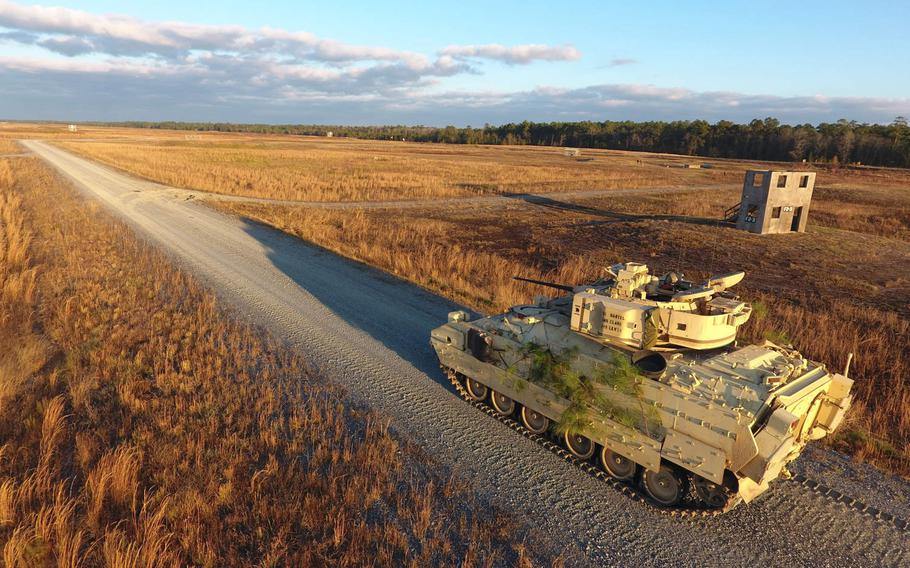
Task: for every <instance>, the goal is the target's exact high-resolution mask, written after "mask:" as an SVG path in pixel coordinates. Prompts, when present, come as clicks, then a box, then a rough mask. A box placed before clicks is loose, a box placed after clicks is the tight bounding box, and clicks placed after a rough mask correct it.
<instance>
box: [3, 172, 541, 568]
mask: <svg viewBox="0 0 910 568" xmlns="http://www.w3.org/2000/svg"><path fill="white" fill-rule="evenodd" d="M0 235H2V237H0V245H2V246H0V293H2V297H0V337H2V339H3V347H4V349H3V351H2V356H3V366H2V367H0V369H2V373H3V374H2V375H0V549H2V558H3V561H2V563H3V565H5V566H9V567H14V566H46V565H54V564H56V565H58V566H99V565H108V566H129V567H133V566H177V565H199V566H225V565H238V566H239V565H242V566H250V565H263V566H275V565H297V566H312V565H326V566H327V565H332V566H368V565H377V566H390V565H412V566H424V565H432V564H441V565H489V564H491V563H494V562H496V563H499V562H502V563H518V564H523V565H527V564H528V563H530V562H531V556H530V553H528V552H527V550H526V548H525V547H524V545H523V544H522V543H521V542H518V541H520V540H521V539H522V538H523V537H521V536H518V537H516V531H518V530H519V529H518V527H517V525H516V524H515V523H514V522H513V521H512V520H511V519H510V518H508V517H506V516H504V515H501V514H500V513H498V512H496V511H495V510H493V509H490V508H488V506H487V505H486V504H484V503H482V502H479V501H478V500H477V499H476V498H475V497H474V495H473V494H472V493H470V492H469V491H468V490H467V489H466V488H465V487H464V485H463V484H462V483H461V482H459V480H458V479H457V478H454V477H450V476H447V475H446V474H445V473H444V472H440V471H439V469H438V466H437V465H436V464H432V463H429V462H428V460H427V458H426V457H424V456H422V455H421V454H420V452H419V450H418V449H416V448H414V447H413V446H411V445H410V444H408V443H406V442H404V441H402V440H400V439H398V438H397V437H396V436H394V435H393V434H391V433H390V430H389V424H388V421H387V420H386V419H384V418H383V417H381V416H379V415H377V414H375V413H372V412H370V411H368V410H364V409H359V408H354V407H352V406H350V404H349V401H348V400H347V399H346V398H345V397H344V394H343V393H342V392H340V391H339V389H337V388H336V387H333V386H331V385H330V384H327V383H326V382H324V381H322V380H321V379H319V378H318V377H315V376H313V374H312V373H311V372H309V371H308V370H307V369H306V367H305V366H304V365H303V364H302V362H301V361H300V360H299V359H298V358H297V356H295V355H294V354H292V353H290V352H288V351H286V350H285V349H283V348H282V347H281V346H280V345H277V344H275V343H274V342H272V341H269V340H267V339H263V336H262V334H261V333H260V332H258V331H256V330H254V329H251V328H248V327H245V326H242V325H239V324H237V323H235V322H233V321H232V320H230V319H228V318H227V317H226V316H225V315H224V314H223V313H221V312H220V310H219V308H218V306H217V304H216V302H215V301H214V299H213V298H212V297H211V296H210V295H208V294H207V293H206V292H205V291H204V290H203V289H201V288H200V287H199V285H197V283H196V282H195V281H194V280H192V279H191V278H189V277H188V276H187V275H186V274H184V273H182V272H179V271H177V270H175V269H174V268H173V267H172V266H171V265H170V264H169V262H168V260H167V258H166V257H164V256H163V255H162V254H160V253H157V252H155V251H154V250H152V249H151V248H150V247H149V246H148V245H146V244H143V243H141V242H140V241H138V240H137V239H136V238H135V237H134V236H133V235H132V234H131V232H130V230H129V229H128V228H127V227H126V226H124V225H123V224H120V223H118V222H114V221H113V220H112V219H111V218H110V217H108V216H107V215H105V214H103V213H102V212H100V211H99V210H97V208H96V207H94V206H93V205H91V204H88V203H86V202H84V201H82V200H81V199H79V198H77V197H75V196H74V195H73V194H72V193H71V191H70V190H67V189H66V188H64V187H63V186H62V184H61V182H60V181H59V180H58V179H57V178H56V177H55V176H54V175H53V174H52V173H51V172H50V171H49V170H47V169H46V168H45V167H44V166H42V165H40V163H38V162H37V161H36V160H34V159H16V160H6V161H2V160H0ZM36 267H37V272H36ZM35 345H40V346H41V347H40V348H36V347H35ZM23 364H24V366H22V365H23ZM518 534H519V535H520V534H521V533H520V531H519V533H518Z"/></svg>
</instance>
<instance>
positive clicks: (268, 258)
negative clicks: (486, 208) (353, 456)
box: [24, 141, 910, 566]
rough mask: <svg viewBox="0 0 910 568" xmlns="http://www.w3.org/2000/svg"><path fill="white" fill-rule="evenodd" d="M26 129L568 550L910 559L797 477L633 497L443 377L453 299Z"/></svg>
mask: <svg viewBox="0 0 910 568" xmlns="http://www.w3.org/2000/svg"><path fill="white" fill-rule="evenodd" d="M24 144H25V146H26V147H27V148H29V149H30V150H31V151H32V152H34V153H35V154H36V155H38V156H39V157H41V158H42V159H44V160H46V161H47V162H48V163H50V164H51V165H52V166H54V167H55V168H56V169H57V170H58V171H59V172H61V174H63V175H64V176H66V177H68V178H69V179H70V180H72V181H73V183H74V185H75V186H76V187H77V188H79V189H80V190H81V191H83V192H84V193H86V194H87V195H89V196H91V197H92V198H94V199H97V200H99V201H100V202H102V203H104V204H105V205H106V206H107V207H109V208H110V209H111V210H112V211H114V212H115V213H116V214H118V215H119V216H121V217H122V218H124V219H125V220H126V221H128V222H129V223H130V224H131V225H132V226H133V227H135V228H136V230H137V231H139V232H140V233H142V234H144V235H145V236H146V237H147V238H149V239H150V240H151V241H153V242H155V243H157V244H158V245H160V246H161V247H163V248H164V249H165V250H167V251H168V252H169V253H170V254H171V255H172V256H173V257H174V258H175V259H177V260H178V261H180V262H181V263H182V264H183V265H184V266H185V267H187V268H188V269H189V270H191V271H192V272H193V273H194V274H196V275H197V276H199V277H200V278H202V279H203V280H204V281H205V282H207V283H208V284H209V285H210V286H212V288H213V289H214V290H215V291H216V292H217V293H218V295H219V297H220V298H221V299H222V301H224V302H226V303H227V304H229V305H230V306H232V307H233V308H234V309H235V310H236V311H237V313H238V314H239V315H241V316H242V317H245V318H248V319H249V320H250V321H253V322H255V323H258V324H261V325H264V326H265V327H267V328H268V329H270V330H271V331H272V332H274V333H275V335H276V336H280V337H285V338H286V339H287V340H288V341H289V342H290V343H291V344H292V345H295V346H297V347H298V348H299V349H300V350H301V352H302V353H304V354H305V356H306V357H307V358H308V359H309V360H310V362H311V363H312V364H313V365H314V366H316V367H317V368H319V369H320V370H322V371H324V372H325V373H326V374H327V375H328V376H330V377H334V379H335V380H336V381H337V382H339V383H342V384H344V385H345V386H346V387H347V388H348V389H349V391H350V392H351V395H352V396H353V397H354V399H355V400H357V401H358V402H363V403H366V404H368V405H370V406H372V407H374V408H376V409H379V410H381V411H383V412H385V413H386V414H388V415H389V416H390V417H391V418H392V419H393V421H394V423H395V424H396V425H397V428H398V429H399V430H400V431H401V432H402V433H403V434H404V435H406V436H408V437H410V438H411V439H412V440H414V441H415V442H416V443H418V444H420V445H421V446H422V447H423V448H425V449H426V451H427V452H428V453H429V454H430V455H431V456H433V457H434V458H436V459H437V460H439V461H440V463H442V464H443V465H444V466H446V467H449V468H451V469H452V470H453V471H454V472H455V473H456V474H458V475H460V476H462V477H463V478H464V479H467V480H469V481H471V482H472V483H473V484H474V485H475V486H476V487H477V488H478V490H479V491H480V492H481V494H483V495H484V496H485V497H488V498H490V499H492V500H494V501H495V502H497V503H498V504H500V505H504V506H508V507H511V508H512V510H514V511H516V512H517V514H518V515H519V516H522V517H524V518H525V519H527V521H528V523H529V525H532V526H534V527H536V528H537V529H539V531H540V532H541V534H542V535H544V537H545V538H547V539H548V540H549V541H550V543H551V545H552V547H553V549H554V550H557V551H561V552H563V553H564V554H565V557H566V560H567V564H569V565H582V564H592V565H599V564H609V565H617V564H622V565H626V564H635V565H640V566H658V565H674V566H704V565H708V566H716V565H735V566H740V565H765V564H770V565H782V564H788V565H813V566H816V565H818V566H844V565H850V564H857V565H863V566H866V565H894V566H901V565H904V566H906V565H908V564H910V544H908V536H907V533H904V532H900V531H898V530H897V529H896V528H895V527H893V526H891V525H888V524H886V523H882V522H880V521H876V520H874V519H870V518H868V517H866V516H863V515H861V514H859V513H857V512H856V511H853V510H851V509H849V508H847V507H845V506H843V505H841V504H838V503H835V502H832V501H831V500H829V499H826V498H824V497H821V496H820V495H817V494H815V493H813V492H811V491H809V490H807V489H806V488H804V487H802V486H800V485H798V484H796V483H788V482H781V483H778V484H777V486H776V487H774V488H773V489H772V490H771V491H769V492H768V493H767V494H766V495H765V496H764V497H763V498H760V499H759V500H757V501H756V502H754V503H752V504H750V505H748V506H741V507H739V508H737V509H735V510H733V511H732V512H730V513H728V514H726V515H723V516H721V517H718V518H711V519H702V520H694V521H693V520H680V519H674V518H669V517H666V516H664V515H661V514H659V513H656V512H654V511H652V510H651V509H649V508H648V507H646V506H643V505H640V504H638V503H634V502H631V501H630V500H629V499H628V498H626V497H624V496H622V495H620V494H619V493H617V492H616V491H614V490H613V489H611V488H609V487H608V486H606V485H605V484H603V483H600V482H598V481H597V480H595V479H592V478H590V477H589V476H587V475H585V474H584V473H582V472H580V471H578V470H577V469H575V468H574V467H572V466H570V465H569V464H567V463H565V462H564V461H562V460H561V459H559V458H558V457H556V456H554V455H552V454H550V453H549V452H547V451H546V450H544V449H543V448H540V447H539V446H537V445H536V444H534V443H533V442H531V441H529V440H526V439H524V438H522V437H521V436H518V435H517V434H515V433H514V432H512V431H511V430H509V429H508V428H507V427H506V426H504V425H502V424H499V423H498V422H496V421H495V420H493V419H491V418H489V417H488V416H486V415H485V414H483V413H481V412H479V411H478V410H476V409H474V408H471V407H469V406H467V405H465V404H464V403H463V402H462V401H461V400H460V399H459V398H458V397H457V396H456V395H455V394H454V393H453V392H452V391H451V389H450V387H449V386H448V381H447V380H446V379H445V377H444V376H443V375H442V373H441V372H440V371H439V369H438V367H437V362H436V359H435V355H434V354H433V352H432V349H431V348H430V347H429V344H428V337H429V330H430V329H432V328H433V327H435V326H436V325H438V324H439V322H442V321H444V320H445V317H446V313H447V312H448V311H450V310H452V309H456V308H457V306H456V305H454V304H453V303H452V302H450V301H448V300H446V299H444V298H440V297H438V296H435V295H433V294H430V293H429V292H427V291H425V290H423V289H420V288H418V287H416V286H413V285H411V284H408V283H406V282H402V281H400V280H398V279H396V278H394V277H392V276H389V275H388V274H385V273H382V272H380V271H378V270H375V269H372V268H370V267H367V266H364V265H362V264H358V263H355V262H351V261H348V260H345V259H343V258H340V257H338V256H336V255H333V254H331V253H328V252H326V251H324V250H322V249H319V248H317V247H314V246H311V245H308V244H307V243H304V242H302V241H300V240H299V239H296V238H294V237H291V236H288V235H286V234H284V233H281V232H279V231H276V230H273V229H270V228H268V227H264V226H262V225H258V224H255V223H252V222H249V221H247V220H244V219H237V218H232V217H228V216H225V215H223V214H221V213H218V212H216V211H213V210H212V209H210V208H208V207H206V206H204V205H203V204H201V203H198V202H197V200H187V198H186V195H185V194H181V193H180V191H181V190H173V188H164V189H166V190H167V191H162V188H163V186H160V185H158V184H153V183H150V182H146V181H142V180H137V179H135V178H131V177H129V176H126V175H124V174H122V173H119V172H117V171H114V170H112V169H110V168H107V167H104V166H100V165H98V164H96V163H93V162H90V161H88V160H85V159H82V158H78V157H75V156H73V155H72V154H69V153H67V152H65V151H62V150H60V149H58V148H56V147H53V146H51V145H49V144H45V143H42V142H36V141H30V142H25V143H24ZM172 190H173V191H172ZM819 452H822V453H821V454H819ZM828 454H830V452H826V451H823V450H819V449H817V448H816V449H814V450H813V451H812V452H811V453H810V454H808V455H806V456H804V457H803V458H801V459H800V461H799V462H798V464H797V466H798V468H800V469H801V471H805V472H806V473H807V475H811V476H813V477H821V479H819V481H822V482H824V483H826V484H827V485H829V486H831V487H835V488H837V487H843V488H844V489H843V490H844V492H847V493H850V494H851V495H853V496H854V497H856V498H858V499H861V500H864V501H870V495H873V494H875V493H876V492H880V494H882V495H886V497H885V500H888V501H890V502H891V503H892V506H893V507H894V508H893V509H892V510H893V512H894V514H895V515H898V516H900V517H903V518H907V517H908V516H910V507H908V505H907V503H906V502H903V503H901V502H900V501H899V500H898V499H896V498H894V497H893V495H903V496H904V497H905V498H906V495H907V494H908V491H907V489H908V487H910V486H908V485H907V484H906V483H905V482H902V481H900V480H897V479H894V478H890V477H888V476H883V475H882V474H878V477H876V476H875V475H872V474H870V472H869V471H868V470H867V468H866V467H865V466H858V465H857V464H853V463H852V462H850V461H849V460H845V459H843V458H842V457H841V458H838V456H836V455H834V456H833V457H832V456H829V455H828ZM832 460H833V461H832ZM838 460H840V461H838ZM832 464H833V465H832ZM795 469H796V468H795ZM883 487H887V488H888V489H887V492H884V493H882V488H883ZM888 496H892V497H888ZM870 504H871V505H873V506H876V507H879V508H881V509H882V510H888V509H886V508H885V507H883V506H881V505H880V504H878V503H875V502H870Z"/></svg>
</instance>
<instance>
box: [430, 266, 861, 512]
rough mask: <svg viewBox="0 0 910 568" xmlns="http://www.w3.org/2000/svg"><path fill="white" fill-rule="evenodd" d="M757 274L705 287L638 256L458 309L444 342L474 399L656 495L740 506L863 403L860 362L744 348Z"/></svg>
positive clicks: (438, 332)
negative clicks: (573, 281)
mask: <svg viewBox="0 0 910 568" xmlns="http://www.w3.org/2000/svg"><path fill="white" fill-rule="evenodd" d="M744 275H745V274H744V273H743V272H735V273H731V274H724V275H721V276H716V277H712V278H710V279H708V280H707V281H705V282H702V283H698V284H696V283H693V282H689V281H687V280H685V278H684V276H683V275H682V274H678V273H674V272H670V273H668V274H665V275H664V276H662V277H660V278H658V277H656V276H653V275H651V274H650V273H649V272H648V268H647V266H645V265H644V264H638V263H632V262H629V263H625V264H617V265H614V266H612V267H610V269H609V270H608V277H606V278H603V279H601V280H598V281H596V282H593V283H591V284H586V285H581V286H566V285H562V284H551V283H547V282H541V281H533V280H528V279H523V278H519V279H520V280H524V281H527V282H531V283H534V284H541V285H544V286H550V287H552V288H555V289H558V290H560V291H562V292H568V293H567V294H564V295H561V296H558V297H556V298H553V299H546V298H540V299H539V300H538V301H537V302H536V303H534V304H528V305H518V306H513V307H512V308H510V309H509V310H508V311H507V312H505V313H502V314H498V315H494V316H491V317H484V318H479V319H476V320H473V321H471V320H469V318H468V315H467V314H466V313H465V312H463V311H456V312H452V313H450V314H449V318H448V322H447V323H446V324H444V325H442V326H440V327H438V328H436V329H434V330H433V331H432V333H431V344H432V346H433V348H434V349H435V350H436V353H437V355H438V356H439V360H440V362H441V364H442V366H443V368H444V369H445V370H446V371H447V372H448V373H449V376H450V378H452V379H453V382H455V383H456V384H457V385H458V386H459V388H460V390H461V391H462V392H464V393H465V396H466V397H467V398H470V399H473V400H474V401H477V402H482V403H484V404H488V405H489V406H490V407H491V408H492V409H493V411H495V412H496V413H498V414H500V415H509V416H515V417H516V419H517V420H519V421H520V422H521V424H522V425H523V426H524V428H526V429H527V430H529V431H530V432H532V433H534V434H539V435H551V436H554V437H556V438H557V439H558V440H559V442H560V443H562V444H563V445H564V446H565V448H566V449H567V450H568V451H569V452H571V453H572V454H573V455H574V456H575V457H576V458H577V459H578V460H584V461H586V460H592V461H595V460H596V461H597V462H598V464H599V466H600V467H602V468H603V470H604V471H605V472H606V473H607V474H608V475H610V476H612V477H614V478H616V479H619V480H622V481H625V482H628V483H630V484H633V485H634V487H636V488H640V489H641V490H643V491H644V493H645V494H646V495H647V497H649V498H650V500H651V501H652V502H653V503H654V504H657V505H659V506H664V507H671V508H679V507H689V506H691V507H697V508H712V509H727V508H730V507H732V506H733V505H735V504H736V503H738V502H740V501H745V502H749V501H752V500H753V499H755V498H756V497H757V496H758V495H760V494H761V493H762V492H764V491H765V490H766V489H767V488H768V486H769V483H771V482H772V481H774V480H775V479H777V478H779V477H781V476H788V475H789V474H788V472H787V470H786V465H787V464H788V463H789V462H791V461H792V460H794V459H795V458H796V457H797V456H799V454H800V452H801V451H802V450H803V448H804V447H805V446H806V444H807V443H808V442H809V441H810V440H818V439H820V438H823V437H824V436H826V435H828V434H831V433H832V432H834V430H835V429H837V427H838V426H839V425H840V423H841V422H842V421H843V418H844V415H845V413H846V412H847V409H848V408H849V407H850V403H851V400H852V395H851V393H850V389H851V387H852V384H853V381H852V380H850V379H849V378H847V369H845V370H844V373H843V374H838V373H834V372H830V371H828V370H827V369H826V368H825V366H824V365H822V364H821V363H817V362H814V361H810V360H808V359H806V358H805V357H803V356H802V355H800V354H799V353H798V352H797V351H795V350H794V349H792V348H790V347H787V346H781V345H776V344H774V343H771V342H767V341H766V342H764V343H763V344H761V345H748V346H742V347H741V346H737V345H736V341H735V340H736V332H737V329H738V328H739V327H740V326H741V325H743V324H744V323H746V322H747V321H748V320H749V316H750V315H751V313H752V308H751V306H750V305H749V304H748V303H746V302H743V301H741V300H740V299H739V298H738V297H737V296H736V295H735V294H733V293H732V292H731V291H730V288H731V287H732V286H734V285H736V284H737V283H738V282H740V281H741V280H742V279H743V277H744ZM848 366H849V359H848ZM691 489H694V491H691Z"/></svg>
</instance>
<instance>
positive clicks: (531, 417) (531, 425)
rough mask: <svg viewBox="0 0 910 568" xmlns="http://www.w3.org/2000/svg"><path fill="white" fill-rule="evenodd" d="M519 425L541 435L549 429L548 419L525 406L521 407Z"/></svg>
mask: <svg viewBox="0 0 910 568" xmlns="http://www.w3.org/2000/svg"><path fill="white" fill-rule="evenodd" d="M521 423H522V424H524V425H525V428H527V429H528V430H530V431H531V432H533V433H534V434H543V433H544V432H546V431H547V428H549V427H550V419H549V418H547V417H546V416H544V415H543V414H541V413H539V412H537V411H536V410H531V409H530V408H528V407H527V406H522V407H521Z"/></svg>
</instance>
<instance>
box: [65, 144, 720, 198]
mask: <svg viewBox="0 0 910 568" xmlns="http://www.w3.org/2000/svg"><path fill="white" fill-rule="evenodd" d="M61 145H62V146H63V147H65V148H66V149H68V150H71V151H74V152H77V153H79V154H82V155H84V156H86V157H90V158H93V159H96V160H99V161H101V162H104V163H106V164H108V165H112V166H115V167H117V168H121V169H123V170H125V171H127V172H129V173H132V174H134V175H138V176H140V177H144V178H147V179H151V180H154V181H158V182H161V183H165V184H168V185H174V186H177V187H183V188H190V189H197V190H203V191H211V192H215V193H224V194H229V195H241V196H248V197H266V198H273V199H289V200H302V201H362V200H383V199H419V198H428V197H442V196H446V197H452V196H468V195H478V194H490V193H509V192H516V193H521V192H525V191H529V190H532V189H533V191H539V192H547V191H575V190H591V189H613V188H639V187H668V186H679V185H686V184H694V185H700V184H701V185H711V184H717V183H728V182H734V183H735V181H736V179H738V177H737V175H738V174H737V175H734V174H733V173H730V175H729V176H728V175H727V170H725V169H713V170H698V169H693V170H684V169H679V168H667V167H665V165H666V164H667V163H671V162H679V161H680V158H678V157H674V158H660V159H658V158H657V157H655V156H649V157H648V158H649V159H648V160H641V159H640V158H639V157H638V156H637V155H634V154H630V153H623V152H607V151H602V150H590V151H586V152H585V154H584V156H585V161H579V160H575V159H572V158H568V157H566V156H564V155H563V154H562V150H561V149H559V148H539V147H509V146H463V145H462V146H458V145H444V144H416V143H401V142H377V141H359V140H344V139H332V140H328V139H320V138H291V137H285V138H284V139H263V138H257V137H246V138H236V139H234V140H231V141H224V140H223V139H220V138H219V139H212V140H208V141H197V140H193V141H180V140H159V141H154V142H150V141H136V142H131V143H127V142H122V141H118V142H61Z"/></svg>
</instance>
